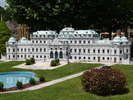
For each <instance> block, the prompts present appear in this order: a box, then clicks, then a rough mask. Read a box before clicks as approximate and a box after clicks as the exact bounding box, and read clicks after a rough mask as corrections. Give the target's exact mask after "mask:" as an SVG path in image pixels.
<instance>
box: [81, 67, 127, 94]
mask: <svg viewBox="0 0 133 100" xmlns="http://www.w3.org/2000/svg"><path fill="white" fill-rule="evenodd" d="M82 85H83V87H84V89H85V90H86V91H88V92H91V93H95V94H98V95H112V94H117V93H120V92H121V90H123V88H124V86H125V85H126V77H125V75H123V73H122V72H120V71H119V70H117V69H111V68H109V69H106V68H101V69H91V70H88V71H85V72H84V73H83V75H82Z"/></svg>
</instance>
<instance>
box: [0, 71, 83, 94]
mask: <svg viewBox="0 0 133 100" xmlns="http://www.w3.org/2000/svg"><path fill="white" fill-rule="evenodd" d="M82 74H83V72H80V73H77V74H73V75H70V76H66V77H63V78H59V79H56V80H52V81H49V82H46V83H42V84H39V85H35V86H32V87H29V88H26V89H23V90H16V91H7V92H1V93H0V94H3V93H14V92H22V91H30V90H37V89H40V88H43V87H47V86H50V85H53V84H56V83H59V82H63V81H66V80H69V79H72V78H75V77H78V76H81V75H82Z"/></svg>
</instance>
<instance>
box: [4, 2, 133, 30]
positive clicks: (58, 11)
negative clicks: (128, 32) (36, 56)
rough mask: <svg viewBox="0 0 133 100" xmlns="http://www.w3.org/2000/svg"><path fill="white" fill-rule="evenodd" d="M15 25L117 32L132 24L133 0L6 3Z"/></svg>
mask: <svg viewBox="0 0 133 100" xmlns="http://www.w3.org/2000/svg"><path fill="white" fill-rule="evenodd" d="M6 2H7V3H8V4H9V7H7V9H8V10H9V11H10V12H11V13H12V16H13V17H14V18H15V19H16V20H17V21H18V23H22V24H28V26H29V27H31V29H35V30H40V29H45V28H47V29H52V30H54V29H56V30H60V29H61V28H63V27H64V25H67V26H70V25H71V24H72V25H73V27H75V28H79V29H87V28H89V27H97V28H105V29H110V30H112V29H116V28H123V27H127V26H129V24H132V21H133V14H132V13H133V6H132V5H133V1H132V0H27V1H25V2H24V1H23V0H6Z"/></svg>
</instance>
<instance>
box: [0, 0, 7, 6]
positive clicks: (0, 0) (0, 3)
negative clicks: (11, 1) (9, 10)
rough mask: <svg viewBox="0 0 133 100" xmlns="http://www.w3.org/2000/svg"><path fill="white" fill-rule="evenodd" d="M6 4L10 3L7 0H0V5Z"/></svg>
mask: <svg viewBox="0 0 133 100" xmlns="http://www.w3.org/2000/svg"><path fill="white" fill-rule="evenodd" d="M5 5H8V4H7V3H6V2H5V0H0V6H1V7H4V6H5Z"/></svg>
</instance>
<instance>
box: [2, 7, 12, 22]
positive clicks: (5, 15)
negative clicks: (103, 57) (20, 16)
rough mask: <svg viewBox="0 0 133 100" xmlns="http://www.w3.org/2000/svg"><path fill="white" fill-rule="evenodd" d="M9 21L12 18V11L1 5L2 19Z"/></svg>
mask: <svg viewBox="0 0 133 100" xmlns="http://www.w3.org/2000/svg"><path fill="white" fill-rule="evenodd" d="M1 17H2V21H7V20H10V19H11V13H10V12H9V11H8V9H6V10H5V9H4V8H3V7H1V6H0V21H1Z"/></svg>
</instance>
